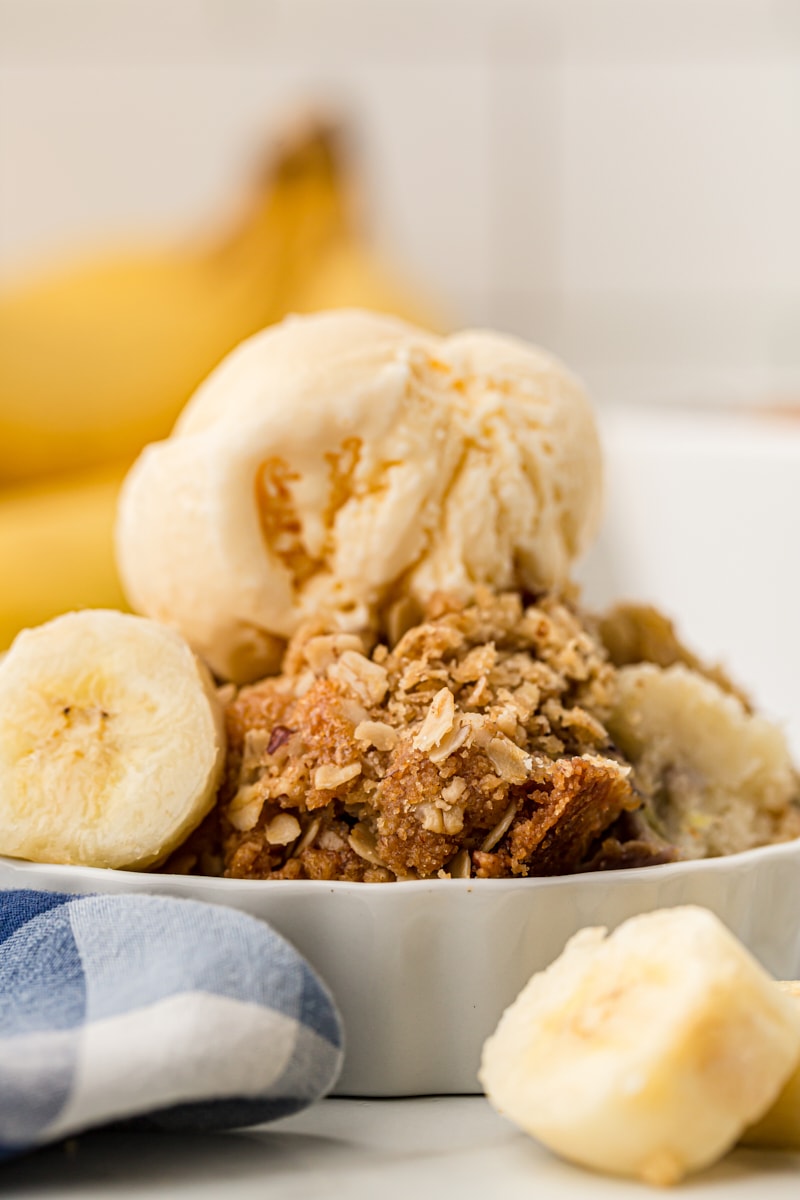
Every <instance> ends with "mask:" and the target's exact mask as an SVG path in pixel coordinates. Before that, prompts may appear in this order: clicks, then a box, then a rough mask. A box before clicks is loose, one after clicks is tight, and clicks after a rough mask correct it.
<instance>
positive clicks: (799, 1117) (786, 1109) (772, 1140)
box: [741, 983, 800, 1150]
mask: <svg viewBox="0 0 800 1200" xmlns="http://www.w3.org/2000/svg"><path fill="white" fill-rule="evenodd" d="M778 987H779V988H780V989H781V991H783V992H786V994H787V995H788V996H791V997H792V999H793V1000H794V1002H795V1004H796V1005H797V1015H798V1017H799V1018H800V983H779V984H778ZM741 1140H742V1141H743V1142H744V1143H745V1144H746V1145H748V1146H771V1147H773V1148H774V1149H776V1150H800V1063H798V1065H797V1066H796V1067H795V1069H794V1073H793V1074H792V1075H790V1076H789V1080H788V1082H787V1083H785V1084H784V1085H783V1089H782V1091H781V1093H780V1095H779V1096H778V1099H777V1100H776V1101H775V1103H774V1104H773V1105H772V1107H771V1108H770V1109H769V1110H768V1111H767V1112H766V1113H765V1115H764V1116H763V1117H762V1118H761V1120H760V1121H757V1122H756V1124H755V1125H751V1126H750V1128H749V1129H746V1130H745V1131H744V1133H743V1134H742V1139H741Z"/></svg>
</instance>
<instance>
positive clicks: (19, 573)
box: [0, 125, 436, 649]
mask: <svg viewBox="0 0 800 1200" xmlns="http://www.w3.org/2000/svg"><path fill="white" fill-rule="evenodd" d="M345 305H359V306H362V307H367V308H373V309H376V310H379V311H387V312H396V313H399V314H400V315H403V316H406V317H408V318H409V319H411V320H416V321H422V323H423V324H425V323H428V324H430V323H431V317H430V313H428V312H426V310H425V306H424V305H421V304H420V303H418V302H417V300H416V298H415V297H414V296H413V294H412V293H411V292H406V291H405V290H404V289H403V287H402V285H398V284H396V283H395V282H394V280H393V279H392V278H391V276H390V274H388V273H387V272H386V271H385V270H384V269H383V267H382V266H381V264H380V263H379V262H378V261H376V259H375V258H374V257H373V256H372V253H371V252H370V251H369V249H368V248H367V247H366V246H365V244H364V242H363V240H362V237H361V234H360V229H359V222H358V221H357V219H356V216H355V212H354V205H353V203H352V188H351V185H350V181H349V178H348V172H347V169H346V165H345V159H344V157H343V154H342V149H341V145H340V139H339V135H338V134H337V132H336V131H335V130H332V129H330V128H328V127H325V126H321V125H316V126H313V127H308V128H306V129H305V130H304V131H302V132H300V133H296V134H295V135H294V136H293V137H292V138H291V139H290V140H289V141H287V142H286V143H285V144H284V145H283V146H282V147H281V148H280V149H279V151H278V153H277V154H276V155H275V158H274V161H273V163H272V165H271V168H270V170H269V171H268V172H265V174H264V176H263V178H262V180H261V181H260V183H259V186H258V187H257V188H256V189H255V194H254V195H253V196H252V198H251V199H250V202H249V204H248V205H247V206H246V208H245V210H244V212H243V213H242V215H241V217H240V219H239V220H238V221H237V222H236V223H235V225H234V227H233V228H230V229H227V230H225V231H224V233H223V234H222V235H219V234H218V235H217V236H215V237H211V238H208V239H205V240H203V239H198V240H197V241H196V242H195V243H194V244H188V245H185V246H180V247H172V248H156V249H155V250H149V251H144V250H143V251H141V252H139V253H136V252H128V253H127V254H120V255H118V256H115V257H108V258H107V259H104V260H98V261H94V262H91V263H86V264H83V265H78V266H76V267H75V268H73V269H71V270H68V271H63V272H62V273H60V274H55V275H52V276H50V277H44V278H40V279H38V280H35V281H31V282H28V283H26V284H24V285H18V286H16V287H14V288H13V289H9V290H7V291H6V292H5V293H3V294H0V572H1V573H2V580H3V584H2V588H0V649H2V648H3V647H4V646H6V645H8V644H9V643H10V641H11V640H12V638H13V636H14V635H15V633H16V632H17V631H18V630H19V629H20V628H22V627H24V626H27V625H31V624H36V623H39V622H42V621H44V620H46V619H47V618H49V617H51V616H53V615H54V614H55V613H58V612H61V611H64V610H66V609H73V608H82V607H86V606H92V607H122V606H124V600H123V596H122V593H121V590H120V586H119V583H118V581H117V576H116V571H115V568H114V561H113V553H112V526H113V520H114V510H115V505H116V496H117V491H118V488H119V486H120V483H121V481H122V479H123V477H124V475H125V472H126V470H127V468H128V466H129V465H130V463H131V462H132V461H133V459H134V458H135V457H136V455H137V454H138V452H139V451H140V450H141V448H142V446H144V445H145V444H146V443H147V442H150V441H154V440H157V439H159V438H162V437H165V436H166V435H167V434H168V433H169V431H170V429H171V427H172V425H173V423H174V421H175V418H176V417H177V415H178V413H179V412H180V410H181V408H182V407H183V405H184V404H185V403H186V401H187V400H188V398H189V396H190V395H191V394H192V392H193V391H194V389H195V388H196V387H197V385H198V384H199V383H200V382H201V380H202V379H203V378H204V377H205V376H206V375H207V374H208V373H209V371H211V370H212V369H213V368H214V367H215V366H216V365H217V363H218V362H220V360H221V359H222V358H224V357H225V355H226V354H227V353H228V352H229V351H230V350H231V349H232V348H233V347H234V346H235V345H236V344H237V343H238V342H240V341H241V340H242V339H243V338H245V337H248V336H249V335H250V334H252V333H255V332H256V331H257V330H259V329H261V328H263V327H264V326H265V325H269V324H271V323H272V322H274V321H277V320H280V319H281V318H282V317H283V316H285V315H286V313H287V312H312V311H315V310H316V309H319V308H336V307H341V306H345ZM433 323H436V322H435V320H434V322H433Z"/></svg>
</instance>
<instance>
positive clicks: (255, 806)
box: [228, 799, 264, 833]
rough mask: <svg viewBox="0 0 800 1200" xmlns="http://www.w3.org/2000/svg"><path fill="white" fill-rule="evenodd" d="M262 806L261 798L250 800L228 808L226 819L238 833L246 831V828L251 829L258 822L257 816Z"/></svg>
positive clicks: (259, 814)
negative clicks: (247, 802) (237, 806)
mask: <svg viewBox="0 0 800 1200" xmlns="http://www.w3.org/2000/svg"><path fill="white" fill-rule="evenodd" d="M263 807H264V804H263V801H262V800H260V799H259V800H251V801H250V803H249V804H242V805H241V806H240V807H239V808H236V809H234V808H231V809H229V810H228V820H229V821H230V823H231V825H232V826H233V828H234V829H238V830H239V832H240V833H246V832H247V830H248V829H253V828H255V826H256V825H257V824H258V818H259V817H260V816H261V809H262V808H263Z"/></svg>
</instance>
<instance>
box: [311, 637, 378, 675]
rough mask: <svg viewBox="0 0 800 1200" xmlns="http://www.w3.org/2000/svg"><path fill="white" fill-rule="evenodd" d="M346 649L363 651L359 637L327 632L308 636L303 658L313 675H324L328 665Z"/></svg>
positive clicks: (358, 652)
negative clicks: (316, 635) (317, 635)
mask: <svg viewBox="0 0 800 1200" xmlns="http://www.w3.org/2000/svg"><path fill="white" fill-rule="evenodd" d="M347 650H354V651H355V652H356V653H357V654H363V653H364V644H363V642H362V641H361V638H359V637H356V636H355V634H353V633H328V634H321V635H320V636H319V637H313V638H309V640H308V641H307V642H306V644H305V646H304V647H303V658H304V659H305V661H306V662H307V663H308V665H309V667H310V668H311V670H312V671H313V672H314V674H315V675H317V676H319V675H324V674H325V672H326V671H327V669H328V667H329V666H331V664H332V663H335V662H336V660H337V658H340V657H341V656H342V654H344V653H345V651H347Z"/></svg>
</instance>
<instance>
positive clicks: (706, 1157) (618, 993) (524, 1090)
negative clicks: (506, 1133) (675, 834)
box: [480, 906, 800, 1185]
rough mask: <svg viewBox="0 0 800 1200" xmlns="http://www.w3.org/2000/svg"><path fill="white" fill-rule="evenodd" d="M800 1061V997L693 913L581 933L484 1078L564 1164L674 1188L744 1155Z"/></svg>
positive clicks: (492, 1041)
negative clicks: (728, 1156) (732, 1151)
mask: <svg viewBox="0 0 800 1200" xmlns="http://www.w3.org/2000/svg"><path fill="white" fill-rule="evenodd" d="M798 1060H800V1020H799V1019H798V1015H797V1013H796V1011H795V1009H794V1006H793V1004H792V1002H791V1000H790V999H789V997H787V996H785V995H782V994H781V992H780V990H779V989H778V988H777V987H776V986H775V984H774V982H773V981H772V980H771V979H770V977H769V976H768V975H767V973H766V972H765V971H764V970H763V969H762V968H761V967H760V966H759V964H758V963H757V962H756V960H755V959H754V958H752V957H751V956H750V954H749V953H748V952H747V951H746V950H745V949H744V947H743V946H742V945H741V944H740V943H739V942H738V941H737V940H736V938H735V937H734V936H733V935H732V934H731V933H730V932H729V931H728V930H727V929H726V928H725V926H724V925H723V924H722V922H721V921H719V920H718V918H717V917H715V916H714V915H713V913H711V912H709V911H708V910H706V909H702V908H699V907H694V906H686V907H682V908H675V909H668V910H662V911H659V912H652V913H646V914H644V915H641V916H637V917H633V918H631V919H630V920H628V921H626V922H624V923H623V924H622V925H621V926H619V928H618V929H617V930H616V931H615V932H614V933H613V934H611V936H610V937H607V936H606V930H605V929H584V930H582V931H581V932H580V933H578V934H576V935H575V936H574V937H573V938H572V939H571V940H570V942H569V943H568V944H567V947H566V949H565V951H564V953H563V954H562V955H561V957H560V958H558V959H557V960H556V961H555V962H554V963H553V964H552V965H551V966H550V967H548V969H547V970H546V971H544V972H541V973H540V974H537V975H534V976H533V978H532V979H531V980H530V982H529V983H528V985H527V986H526V987H525V988H524V989H523V991H522V992H521V993H520V995H519V996H518V997H517V999H516V1000H515V1002H514V1003H513V1004H512V1005H511V1007H510V1008H508V1009H507V1010H506V1012H505V1013H504V1015H503V1017H502V1019H501V1021H500V1024H499V1026H498V1028H497V1030H496V1031H495V1033H494V1034H493V1036H492V1037H491V1038H489V1040H488V1041H487V1042H486V1045H485V1046H484V1051H483V1059H482V1064H481V1071H480V1079H481V1082H482V1084H483V1086H484V1088H485V1090H486V1094H487V1096H488V1097H489V1099H490V1101H491V1102H492V1104H493V1105H494V1106H495V1107H496V1108H497V1109H498V1110H499V1111H500V1112H502V1113H504V1114H505V1115H506V1116H508V1117H509V1118H510V1119H511V1120H512V1121H514V1122H515V1123H516V1124H517V1125H519V1126H521V1128H523V1129H525V1130H526V1131H527V1132H528V1133H531V1134H532V1135H533V1136H534V1137H536V1138H537V1139H538V1140H539V1141H540V1142H542V1143H543V1144H544V1145H545V1146H548V1147H549V1148H550V1149H551V1150H554V1151H555V1152H556V1153H557V1154H560V1155H561V1156H562V1157H564V1158H567V1159H570V1160H572V1161H573V1162H577V1163H580V1164H581V1165H583V1166H586V1167H590V1168H593V1169H594V1170H598V1171H603V1172H607V1173H609V1174H618V1175H623V1176H629V1177H633V1178H638V1179H642V1180H644V1181H645V1182H647V1183H651V1184H659V1185H666V1184H672V1183H677V1182H678V1181H679V1180H680V1179H682V1178H683V1176H684V1175H686V1174H688V1173H689V1172H691V1171H696V1170H699V1169H701V1168H702V1167H705V1166H707V1165H709V1164H711V1163H712V1162H715V1161H716V1160H717V1159H718V1158H720V1157H721V1156H722V1155H723V1154H724V1153H725V1152H726V1151H727V1150H728V1149H729V1148H730V1147H731V1146H733V1145H734V1143H735V1142H736V1141H737V1139H738V1138H739V1137H740V1135H741V1134H742V1132H743V1130H744V1129H745V1128H746V1127H747V1126H749V1125H750V1124H751V1122H754V1121H756V1120H758V1119H759V1118H760V1117H761V1116H762V1115H763V1114H764V1113H765V1111H766V1110H767V1109H768V1108H769V1106H770V1105H771V1104H772V1103H773V1101H774V1100H775V1099H776V1097H777V1096H778V1094H779V1092H780V1090H781V1088H782V1087H783V1086H784V1084H785V1083H786V1081H787V1079H788V1077H789V1076H790V1074H791V1072H792V1070H793V1068H794V1067H795V1066H796V1064H797V1063H798Z"/></svg>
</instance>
